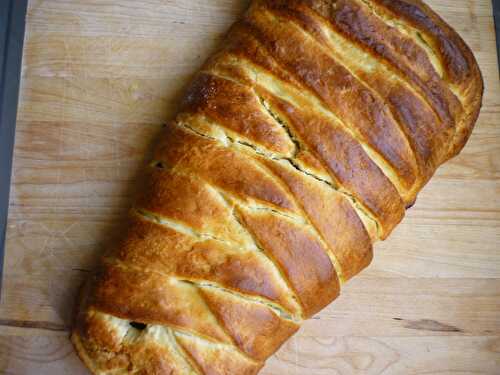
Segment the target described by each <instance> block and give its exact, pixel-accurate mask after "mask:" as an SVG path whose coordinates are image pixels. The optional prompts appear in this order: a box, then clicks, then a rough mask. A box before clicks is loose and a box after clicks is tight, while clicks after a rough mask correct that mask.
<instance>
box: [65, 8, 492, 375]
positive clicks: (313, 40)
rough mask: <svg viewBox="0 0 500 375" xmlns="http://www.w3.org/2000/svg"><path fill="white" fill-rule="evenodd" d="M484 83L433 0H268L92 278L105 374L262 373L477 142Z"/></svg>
mask: <svg viewBox="0 0 500 375" xmlns="http://www.w3.org/2000/svg"><path fill="white" fill-rule="evenodd" d="M482 91H483V82H482V79H481V73H480V71H479V68H478V66H477V63H476V61H475V59H474V57H473V55H472V53H471V51H470V50H469V48H468V47H467V46H466V45H465V43H464V42H463V41H462V39H461V38H460V37H459V36H458V34H457V33H456V32H454V31H453V30H452V29H451V28H450V27H449V26H448V25H447V24H446V23H445V22H444V21H443V20H442V19H441V18H440V17H439V16H438V15H436V14H435V13H434V12H433V11H432V10H431V9H430V8H429V7H428V6H426V5H425V4H424V3H423V2H422V1H420V0H286V1H285V0H254V1H253V2H252V5H251V7H250V9H249V11H248V12H247V13H246V15H245V16H244V17H243V19H242V20H241V21H240V22H238V23H236V24H235V25H234V26H233V27H232V29H231V31H230V33H229V36H228V38H227V40H226V42H225V43H224V45H223V46H222V48H221V49H220V50H219V52H218V53H216V54H215V55H214V56H213V57H212V58H211V59H210V60H208V61H207V63H206V64H205V65H204V67H203V69H202V72H200V73H199V74H198V75H197V76H196V77H195V79H194V81H193V83H192V84H191V86H190V87H189V89H188V90H187V94H186V95H185V97H184V100H183V102H182V106H181V109H180V112H179V114H178V116H177V117H176V118H175V119H174V121H172V123H171V124H169V125H168V126H167V127H166V129H165V131H164V132H163V134H162V135H161V139H160V142H159V144H158V146H157V147H156V149H155V152H154V157H153V160H151V162H150V164H149V165H148V166H147V170H146V173H145V174H144V178H143V183H142V185H143V186H142V189H141V191H140V194H138V196H137V197H136V200H135V202H134V208H133V209H132V210H131V214H130V221H129V226H128V228H127V230H126V231H125V232H124V235H123V238H122V240H121V241H119V242H117V243H115V244H114V245H113V247H112V248H110V249H107V250H108V251H106V253H105V256H104V257H103V259H102V261H101V262H100V265H99V267H98V270H97V272H96V273H95V274H94V275H93V277H92V278H90V279H89V281H88V282H87V283H86V285H85V287H84V288H83V289H82V293H81V296H80V299H79V304H78V308H77V314H76V319H75V327H74V330H73V333H72V341H73V343H74V346H75V349H76V351H77V353H78V355H79V356H80V358H81V359H82V360H83V362H84V363H85V364H86V365H87V367H88V368H89V369H90V370H91V371H92V372H93V373H94V374H151V375H153V374H155V375H156V374H179V375H185V374H189V375H191V374H192V375H208V374H210V375H231V374H241V375H254V374H257V373H258V371H259V370H260V368H261V367H262V366H263V364H264V362H265V360H266V359H267V358H268V357H269V356H271V355H272V354H273V353H274V352H276V350H278V349H279V347H280V346H281V345H282V344H283V342H285V341H286V340H287V339H288V338H289V337H290V336H291V335H292V334H293V333H295V332H296V331H297V329H298V328H299V326H300V323H301V322H302V321H303V320H304V319H306V318H309V317H311V316H312V315H314V314H315V313H317V312H318V311H319V310H321V309H322V308H323V307H325V306H326V305H328V304H329V303H330V302H331V301H332V300H334V299H335V298H336V297H337V295H338V294H339V292H340V286H341V284H342V283H344V282H346V281H347V280H349V279H350V278H352V277H353V276H355V275H356V274H357V273H359V272H360V271H361V270H362V269H363V268H365V267H366V266H368V264H369V263H370V261H371V259H372V256H373V252H372V243H373V242H374V241H375V240H378V239H384V238H386V237H387V236H388V235H389V234H390V232H391V231H392V230H393V229H394V227H395V226H396V225H397V224H398V223H399V222H400V221H401V220H402V218H403V216H404V212H405V208H406V207H409V206H411V205H412V203H413V202H414V200H415V199H416V196H417V193H418V192H419V191H420V190H421V189H422V187H423V186H424V185H425V183H426V182H427V181H428V180H429V179H430V178H431V176H432V175H433V174H434V172H435V171H436V169H437V167H439V165H441V164H442V163H444V162H445V161H446V160H448V159H449V158H450V157H452V156H454V155H456V154H457V153H458V152H459V151H460V150H461V148H462V147H463V146H464V145H465V142H466V141H467V139H468V137H469V136H470V133H471V131H472V128H473V126H474V123H475V121H476V119H477V116H478V114H479V109H480V106H481V99H482Z"/></svg>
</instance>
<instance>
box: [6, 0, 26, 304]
mask: <svg viewBox="0 0 500 375" xmlns="http://www.w3.org/2000/svg"><path fill="white" fill-rule="evenodd" d="M27 3H28V0H0V297H1V287H2V279H3V275H2V273H3V261H4V255H5V235H6V231H7V214H8V209H9V193H10V181H11V173H12V156H13V155H12V153H13V148H14V136H15V129H16V116H17V104H18V99H19V81H20V74H21V64H22V55H23V42H24V30H25V20H26V9H27Z"/></svg>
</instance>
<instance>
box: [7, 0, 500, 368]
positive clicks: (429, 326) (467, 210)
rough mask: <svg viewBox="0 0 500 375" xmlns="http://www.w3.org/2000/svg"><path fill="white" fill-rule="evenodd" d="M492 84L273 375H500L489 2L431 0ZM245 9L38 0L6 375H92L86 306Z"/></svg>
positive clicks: (496, 132) (498, 186)
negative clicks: (169, 124) (213, 57)
mask: <svg viewBox="0 0 500 375" xmlns="http://www.w3.org/2000/svg"><path fill="white" fill-rule="evenodd" d="M429 3H430V5H431V6H433V7H434V8H435V9H436V10H437V11H438V12H439V13H440V14H441V15H442V16H443V17H444V18H445V19H446V20H447V21H448V22H450V23H451V24H452V25H453V26H454V27H455V28H456V29H457V30H458V31H459V32H460V34H461V35H462V36H463V37H464V38H465V39H466V40H467V42H468V43H469V45H470V46H471V47H472V49H473V50H474V52H475V54H476V56H477V58H478V60H479V63H480V65H481V68H482V71H483V74H484V78H485V81H486V96H485V100H484V108H483V111H482V113H481V117H480V120H479V122H478V124H477V127H476V130H475V131H474V134H473V136H472V139H471V141H470V143H469V144H468V145H467V147H466V149H465V150H464V151H463V153H462V154H461V155H460V156H459V157H457V158H456V159H454V160H453V161H451V162H450V163H448V164H447V165H446V166H445V167H443V168H442V169H440V171H439V173H438V174H437V176H436V177H435V178H434V179H433V180H432V182H431V183H430V184H429V185H428V186H427V187H426V188H425V190H424V191H423V193H422V194H421V195H420V198H419V200H418V202H417V204H416V205H415V207H414V208H413V209H412V210H411V211H410V212H409V214H408V216H407V218H406V219H405V221H404V223H403V224H401V225H400V227H399V228H398V229H397V230H396V231H395V233H394V234H393V235H392V237H391V238H390V239H389V240H387V241H386V242H385V243H381V244H378V245H377V246H376V257H375V261H374V262H373V264H372V265H371V267H370V268H369V269H368V270H366V271H365V272H364V273H363V275H362V276H359V277H357V278H356V279H354V280H353V281H352V282H350V283H349V284H348V285H347V286H346V287H345V289H344V290H343V294H342V296H341V297H340V298H339V299H338V300H337V301H335V302H334V303H333V304H332V305H331V306H330V307H328V308H327V309H326V310H324V311H323V312H321V313H320V314H319V315H318V316H317V317H315V318H314V319H313V320H311V321H309V322H308V323H307V324H306V325H305V326H304V328H303V329H302V330H301V331H300V333H299V335H298V336H296V337H295V338H294V339H293V340H291V341H290V342H289V343H288V344H286V345H285V346H284V347H283V348H282V350H280V352H279V353H278V354H277V355H276V356H275V357H273V358H272V359H271V360H270V361H269V364H268V366H267V367H266V368H265V370H264V371H263V374H264V375H285V374H290V375H299V374H300V375H327V374H328V375H330V374H381V373H384V374H423V373H425V374H438V373H439V374H459V373H460V374H472V373H473V374H499V373H500V83H499V75H498V69H497V62H496V61H497V60H496V50H495V35H494V28H493V19H492V9H491V2H490V0H432V1H429ZM245 6H246V1H242V0H206V1H190V0H144V1H136V0H93V1H90V0H79V1H78V0H33V1H31V2H30V6H29V11H28V25H27V32H26V43H25V52H24V65H23V73H22V89H21V101H20V110H19V116H18V124H17V138H16V146H15V161H14V171H13V173H14V174H13V185H12V193H11V204H10V216H9V225H8V232H7V248H6V261H5V276H4V282H3V291H2V300H1V304H0V373H2V374H16V375H18V374H42V375H43V374H51V375H52V374H76V375H78V374H85V373H86V371H85V370H84V369H83V367H82V365H81V364H80V362H79V361H78V360H77V358H76V357H75V355H74V354H73V352H72V348H71V345H70V344H69V341H68V327H69V325H70V321H71V311H72V307H73V302H74V300H75V293H76V291H77V288H78V286H79V284H80V283H81V281H82V279H83V278H84V277H86V276H87V274H88V270H89V269H91V268H92V266H93V264H94V262H95V259H96V256H97V255H98V254H99V253H100V252H101V251H102V250H103V248H105V247H106V244H108V243H109V242H110V241H112V239H113V238H114V236H115V235H116V232H117V230H118V229H117V228H119V227H120V223H122V222H123V220H124V217H125V214H126V211H127V207H128V202H129V197H130V194H131V191H132V190H133V186H134V183H135V181H134V180H135V179H137V177H136V176H138V175H139V172H140V170H141V168H142V165H143V162H144V160H145V158H146V155H147V149H148V148H149V145H150V143H151V140H152V139H153V137H154V136H155V134H157V133H158V130H159V128H160V126H161V124H163V123H164V122H165V121H166V120H167V119H169V117H170V116H172V114H173V113H174V112H175V109H176V104H177V100H178V98H179V94H180V93H181V92H182V89H183V87H184V86H185V85H186V83H187V82H188V81H189V78H190V77H191V76H192V74H193V73H194V72H195V71H196V70H197V68H198V67H199V66H200V65H201V64H202V62H203V60H204V59H205V58H206V57H207V56H208V55H209V53H210V52H211V51H213V50H214V48H215V46H216V45H217V44H218V43H219V42H220V40H221V37H222V35H223V34H224V32H225V31H226V30H227V29H228V26H229V25H230V24H231V23H232V22H233V21H234V20H235V19H236V18H237V16H238V15H240V14H241V13H242V12H243V10H244V8H245Z"/></svg>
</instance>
